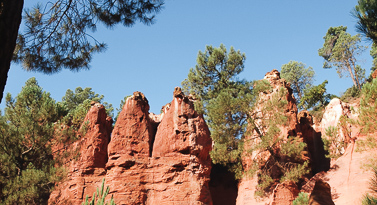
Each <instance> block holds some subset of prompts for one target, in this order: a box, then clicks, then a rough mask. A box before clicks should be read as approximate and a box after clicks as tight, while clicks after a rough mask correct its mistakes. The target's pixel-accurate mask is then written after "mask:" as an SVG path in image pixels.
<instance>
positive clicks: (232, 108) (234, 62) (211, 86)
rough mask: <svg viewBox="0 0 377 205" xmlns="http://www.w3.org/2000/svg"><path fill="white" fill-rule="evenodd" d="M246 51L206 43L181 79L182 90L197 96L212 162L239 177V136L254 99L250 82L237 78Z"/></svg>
mask: <svg viewBox="0 0 377 205" xmlns="http://www.w3.org/2000/svg"><path fill="white" fill-rule="evenodd" d="M245 59H246V57H245V54H243V53H241V52H240V51H236V50H235V49H234V48H233V47H231V48H230V51H229V52H228V51H227V49H226V48H225V46H224V45H220V47H218V48H215V47H212V46H206V50H205V51H204V52H202V51H199V54H198V58H197V65H196V66H195V68H191V69H190V71H189V74H188V77H187V79H185V80H184V81H183V82H182V86H183V91H184V92H185V93H186V94H191V95H193V96H194V98H196V99H197V101H196V103H195V109H196V110H197V111H198V112H199V113H202V114H204V117H205V119H206V121H207V124H208V126H209V128H210V131H211V137H212V140H213V141H214V147H213V150H212V151H211V153H210V154H211V158H212V161H213V163H215V164H222V165H224V166H227V167H228V168H229V169H230V170H232V171H233V172H235V173H236V175H237V177H240V176H241V174H240V173H242V166H241V160H240V157H241V155H240V154H241V152H242V145H241V143H242V139H241V138H242V136H243V135H244V133H245V132H246V127H247V120H248V110H249V109H250V106H251V104H252V102H253V99H254V98H253V95H252V84H251V83H250V82H248V81H245V80H239V79H238V75H239V74H240V73H241V72H242V71H243V69H244V61H245Z"/></svg>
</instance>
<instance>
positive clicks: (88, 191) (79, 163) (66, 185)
mask: <svg viewBox="0 0 377 205" xmlns="http://www.w3.org/2000/svg"><path fill="white" fill-rule="evenodd" d="M81 129H85V130H86V134H85V135H84V136H83V137H82V138H81V139H79V140H78V141H77V142H75V143H73V144H72V145H71V146H69V147H70V148H69V149H70V150H69V153H70V154H71V155H72V158H71V160H72V161H69V162H68V163H67V172H68V176H67V179H66V180H65V181H63V182H62V183H60V184H59V185H58V186H57V187H56V188H55V190H54V191H53V192H52V193H51V196H50V199H49V204H81V202H82V201H83V199H85V196H86V195H90V196H92V194H93V193H94V191H95V190H96V187H99V186H100V185H101V181H102V178H104V177H105V174H106V169H105V166H106V162H107V145H108V143H109V140H110V133H111V129H112V119H111V118H110V117H108V116H107V114H106V110H105V107H104V106H103V105H101V104H99V103H93V104H92V107H91V108H90V110H89V112H88V114H87V115H86V117H85V119H84V123H83V125H82V127H81ZM76 158H77V159H76Z"/></svg>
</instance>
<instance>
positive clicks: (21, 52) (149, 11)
mask: <svg viewBox="0 0 377 205" xmlns="http://www.w3.org/2000/svg"><path fill="white" fill-rule="evenodd" d="M162 6H163V1H162V0H128V1H112V0H101V1H97V0H75V1H72V0H55V1H52V2H46V4H45V5H43V4H37V5H36V6H35V7H34V8H32V9H26V10H25V13H26V14H25V17H24V18H23V21H24V23H25V28H26V30H25V32H23V33H20V35H19V36H18V39H17V46H16V49H15V51H14V56H13V60H15V61H19V62H22V66H23V67H24V68H25V69H26V70H30V71H39V72H43V73H56V72H59V71H61V70H62V69H69V70H72V71H79V70H82V69H89V63H90V61H91V60H92V55H93V54H94V53H98V52H102V51H104V50H105V49H106V44H105V43H103V42H99V41H97V39H95V38H94V37H93V33H94V32H95V31H96V30H97V24H98V23H103V24H104V25H106V26H107V27H109V28H112V27H114V26H115V25H117V24H122V25H123V26H126V27H130V26H132V25H134V24H135V23H137V22H138V21H139V22H142V23H144V24H146V25H150V24H152V23H153V22H154V17H155V15H156V14H157V13H158V12H159V11H160V10H161V9H162Z"/></svg>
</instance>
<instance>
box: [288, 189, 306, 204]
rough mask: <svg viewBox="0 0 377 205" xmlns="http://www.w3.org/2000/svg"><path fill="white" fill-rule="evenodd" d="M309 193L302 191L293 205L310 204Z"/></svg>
mask: <svg viewBox="0 0 377 205" xmlns="http://www.w3.org/2000/svg"><path fill="white" fill-rule="evenodd" d="M308 204H309V195H308V194H307V193H304V192H300V193H299V194H298V196H297V198H296V199H295V200H293V202H292V205H308Z"/></svg>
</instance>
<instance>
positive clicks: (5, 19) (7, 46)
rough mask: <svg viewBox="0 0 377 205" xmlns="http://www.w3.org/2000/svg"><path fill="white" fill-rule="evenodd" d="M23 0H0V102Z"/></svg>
mask: <svg viewBox="0 0 377 205" xmlns="http://www.w3.org/2000/svg"><path fill="white" fill-rule="evenodd" d="M23 7H24V0H0V103H1V100H2V99H3V95H4V89H5V84H6V83H7V78H8V71H9V69H10V62H11V60H12V56H13V51H14V48H15V47H16V41H17V35H18V29H19V27H20V24H21V18H22V9H23Z"/></svg>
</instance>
